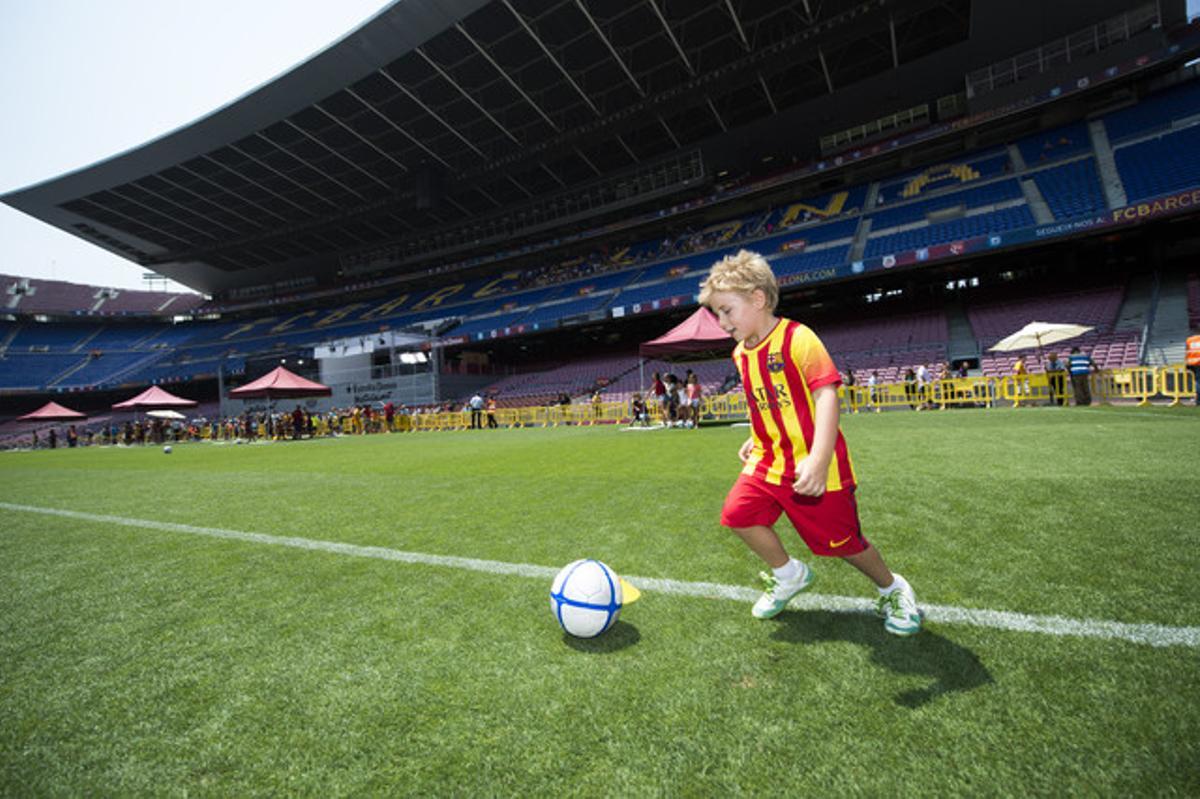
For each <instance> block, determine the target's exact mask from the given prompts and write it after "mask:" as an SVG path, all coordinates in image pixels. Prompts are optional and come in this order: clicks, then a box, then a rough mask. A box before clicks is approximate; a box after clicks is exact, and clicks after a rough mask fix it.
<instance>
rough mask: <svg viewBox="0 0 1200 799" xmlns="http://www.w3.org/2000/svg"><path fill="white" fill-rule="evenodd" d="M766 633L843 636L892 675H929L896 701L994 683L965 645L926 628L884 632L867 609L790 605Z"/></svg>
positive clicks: (917, 703) (807, 639) (796, 637)
mask: <svg viewBox="0 0 1200 799" xmlns="http://www.w3.org/2000/svg"><path fill="white" fill-rule="evenodd" d="M777 621H778V623H779V628H778V629H777V630H775V632H773V633H771V637H772V638H774V639H775V640H777V641H786V642H788V643H793V644H815V643H820V642H821V641H847V642H849V643H852V644H862V645H864V646H869V647H870V648H871V660H872V661H874V662H875V663H878V664H880V665H881V666H884V667H886V668H887V669H889V670H891V671H893V672H895V673H897V674H921V675H925V676H927V677H929V678H930V679H932V680H933V683H932V684H930V685H928V686H926V687H925V688H915V689H912V690H909V691H904V692H902V693H900V694H897V696H896V704H898V705H902V706H904V707H908V708H918V707H921V706H922V705H925V704H928V703H929V702H932V701H933V700H934V699H937V698H938V697H939V696H942V695H944V694H949V693H954V692H957V691H971V690H974V689H975V688H979V687H980V686H983V685H988V684H990V683H992V682H993V680H992V675H991V674H990V673H989V672H988V670H987V667H986V666H984V665H983V663H981V662H980V660H979V657H978V656H977V655H976V654H975V653H974V652H972V651H971V650H970V649H967V648H966V647H964V646H960V645H959V644H956V643H954V642H953V641H951V640H950V639H948V638H944V637H942V636H940V635H938V634H937V633H934V632H931V631H930V630H928V629H926V630H922V631H921V632H920V633H918V634H917V635H915V636H913V637H912V638H897V637H896V636H894V635H891V634H889V633H887V632H886V631H884V629H883V622H882V621H880V620H879V619H878V618H877V617H875V616H874V615H871V614H868V613H853V612H841V613H835V612H830V611H818V610H809V611H804V610H792V611H788V612H786V613H783V614H781V615H780V616H779V618H778V619H777Z"/></svg>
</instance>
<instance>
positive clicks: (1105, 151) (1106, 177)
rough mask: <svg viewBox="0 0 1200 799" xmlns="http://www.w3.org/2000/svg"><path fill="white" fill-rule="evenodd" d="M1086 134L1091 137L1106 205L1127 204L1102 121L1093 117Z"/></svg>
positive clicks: (1117, 206)
mask: <svg viewBox="0 0 1200 799" xmlns="http://www.w3.org/2000/svg"><path fill="white" fill-rule="evenodd" d="M1088 134H1089V135H1090V136H1091V139H1092V150H1094V151H1095V153H1096V168H1097V169H1098V170H1099V171H1100V185H1101V186H1103V187H1104V199H1105V201H1106V202H1107V203H1108V207H1109V208H1120V207H1121V206H1123V205H1127V204H1128V200H1127V199H1126V195H1125V184H1123V183H1122V182H1121V174H1120V173H1119V172H1118V171H1117V162H1116V159H1114V158H1113V150H1112V145H1111V144H1109V141H1108V131H1107V130H1106V129H1105V127H1104V122H1103V121H1102V120H1099V119H1093V120H1092V121H1091V122H1089V123H1088Z"/></svg>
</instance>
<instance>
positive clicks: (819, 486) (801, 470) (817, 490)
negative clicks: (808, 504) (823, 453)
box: [792, 455, 829, 497]
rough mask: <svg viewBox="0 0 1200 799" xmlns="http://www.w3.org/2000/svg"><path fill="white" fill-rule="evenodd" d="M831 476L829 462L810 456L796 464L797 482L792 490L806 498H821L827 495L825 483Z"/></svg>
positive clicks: (793, 484)
mask: <svg viewBox="0 0 1200 799" xmlns="http://www.w3.org/2000/svg"><path fill="white" fill-rule="evenodd" d="M828 476H829V461H828V460H826V461H825V462H824V463H821V462H820V460H819V459H817V458H814V457H813V456H812V455H808V456H806V457H804V458H802V459H801V460H800V462H799V463H797V464H796V482H794V483H792V490H793V491H795V492H796V493H797V494H799V495H801V496H804V497H819V496H821V495H822V494H824V493H825V482H826V480H827V479H828Z"/></svg>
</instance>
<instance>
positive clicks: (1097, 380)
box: [1091, 366, 1158, 406]
mask: <svg viewBox="0 0 1200 799" xmlns="http://www.w3.org/2000/svg"><path fill="white" fill-rule="evenodd" d="M1091 384H1092V396H1093V397H1095V398H1099V399H1100V400H1101V401H1102V402H1112V401H1113V400H1137V404H1138V405H1139V406H1145V405H1149V404H1150V398H1151V397H1153V396H1154V395H1155V394H1156V393H1158V376H1157V370H1155V369H1154V368H1153V367H1150V366H1135V367H1132V368H1128V369H1112V370H1108V371H1104V372H1097V373H1095V374H1093V375H1092V376H1091Z"/></svg>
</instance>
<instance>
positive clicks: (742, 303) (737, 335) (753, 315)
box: [708, 289, 771, 344]
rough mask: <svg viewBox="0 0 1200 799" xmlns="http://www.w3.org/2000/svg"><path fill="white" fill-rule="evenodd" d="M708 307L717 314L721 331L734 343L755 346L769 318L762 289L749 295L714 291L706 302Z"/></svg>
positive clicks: (769, 314)
mask: <svg viewBox="0 0 1200 799" xmlns="http://www.w3.org/2000/svg"><path fill="white" fill-rule="evenodd" d="M708 304H709V307H710V308H712V309H713V311H714V312H715V313H716V314H717V323H718V324H719V325H721V329H722V330H724V331H725V332H726V333H728V334H729V335H731V336H733V338H734V340H736V341H746V340H747V339H749V342H748V343H750V344H756V343H757V340H758V338H760V337H761V336H762V334H763V333H764V331H763V327H765V326H766V322H767V321H768V320H769V319H770V318H771V312H770V311H769V310H768V309H767V296H766V295H765V294H764V293H763V291H762V289H755V290H754V291H753V292H751V293H750V294H742V293H741V292H737V291H714V292H713V293H712V295H711V296H710V297H709V300H708Z"/></svg>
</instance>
